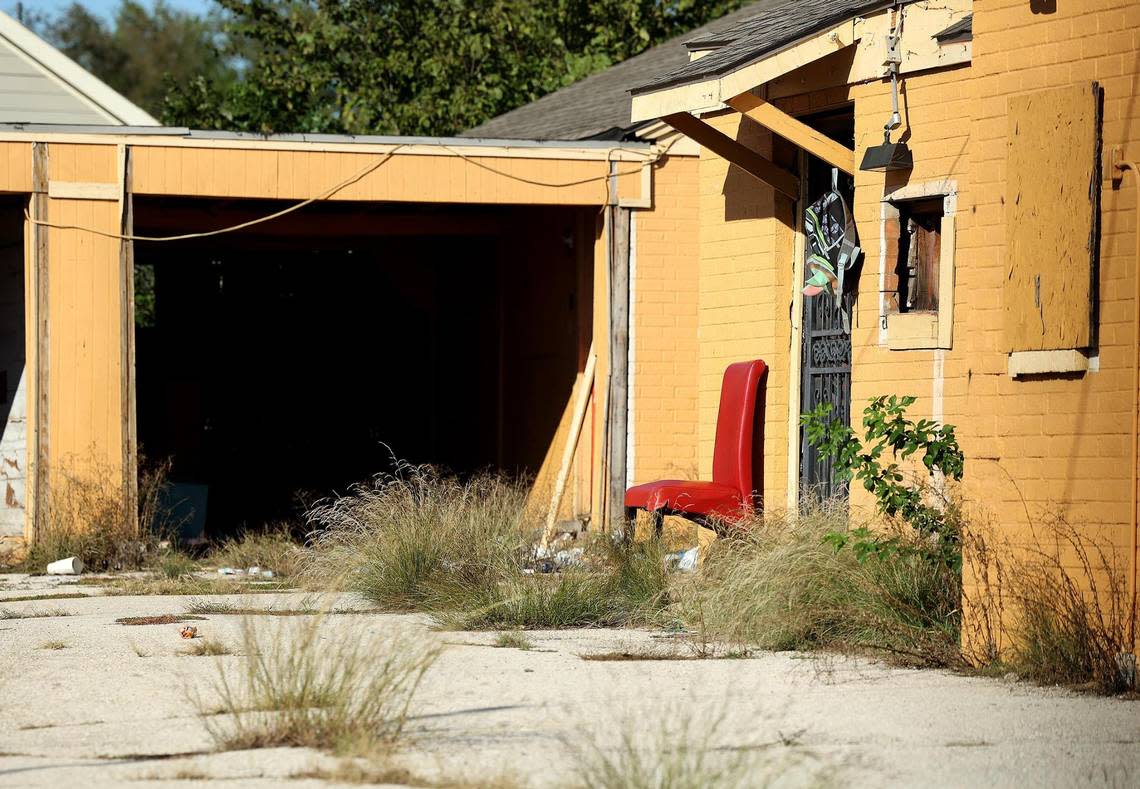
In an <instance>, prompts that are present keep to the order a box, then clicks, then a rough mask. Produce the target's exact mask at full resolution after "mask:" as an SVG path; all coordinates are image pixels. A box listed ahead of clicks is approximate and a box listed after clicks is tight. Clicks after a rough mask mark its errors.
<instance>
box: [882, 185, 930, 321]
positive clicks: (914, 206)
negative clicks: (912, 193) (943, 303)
mask: <svg viewBox="0 0 1140 789" xmlns="http://www.w3.org/2000/svg"><path fill="white" fill-rule="evenodd" d="M897 206H898V211H899V219H898V222H899V241H898V257H897V260H896V265H895V270H894V272H893V274H894V277H893V280H894V282H895V283H896V285H895V286H896V289H897V298H896V299H894V300H893V303H892V306H893V307H895V309H897V311H898V312H934V311H936V310H937V309H938V277H939V263H940V259H941V254H942V198H941V197H937V198H934V199H930V200H907V201H901V202H899V203H898V204H897Z"/></svg>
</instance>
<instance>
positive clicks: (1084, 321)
mask: <svg viewBox="0 0 1140 789" xmlns="http://www.w3.org/2000/svg"><path fill="white" fill-rule="evenodd" d="M1100 128H1101V124H1100V86H1099V85H1098V84H1097V83H1095V82H1093V83H1091V84H1090V83H1084V84H1082V85H1075V86H1070V87H1065V88H1058V89H1051V90H1046V91H1040V92H1036V93H1030V94H1027V95H1023V96H1015V97H1013V98H1011V99H1010V100H1009V139H1008V158H1007V169H1006V174H1007V178H1006V193H1005V211H1006V223H1005V227H1006V282H1005V287H1004V289H1003V299H1002V302H1003V309H1004V312H1005V340H1006V344H1007V350H1008V351H1010V352H1017V351H1045V350H1063V349H1075V348H1089V347H1091V346H1092V345H1093V344H1094V342H1095V337H1094V331H1095V326H1094V321H1095V316H1096V255H1097V232H1098V227H1097V217H1098V215H1099V200H1100V192H1099V178H1098V172H1099V158H1100V138H1101V131H1100Z"/></svg>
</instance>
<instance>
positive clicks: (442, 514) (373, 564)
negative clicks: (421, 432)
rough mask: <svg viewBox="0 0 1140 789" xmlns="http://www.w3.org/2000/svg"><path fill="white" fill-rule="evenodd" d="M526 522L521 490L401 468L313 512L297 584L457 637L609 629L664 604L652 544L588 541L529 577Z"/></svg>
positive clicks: (529, 526)
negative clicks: (567, 559)
mask: <svg viewBox="0 0 1140 789" xmlns="http://www.w3.org/2000/svg"><path fill="white" fill-rule="evenodd" d="M530 517H531V516H530V514H529V511H528V510H527V507H526V490H525V488H524V487H523V486H522V485H520V484H516V483H511V482H507V481H505V480H503V479H501V478H499V477H493V476H480V477H476V478H474V479H471V480H468V481H466V482H464V481H461V480H458V479H456V478H452V477H444V476H441V475H439V474H436V473H435V472H433V471H432V470H431V469H428V468H424V467H411V466H405V467H402V468H401V470H400V472H399V473H398V474H397V475H395V476H384V477H379V478H377V480H376V481H375V482H374V483H373V484H371V485H365V486H360V487H357V488H356V489H354V490H353V491H351V492H350V494H349V495H347V496H344V497H341V498H338V499H335V500H332V501H330V502H325V503H323V504H321V505H319V506H317V507H316V508H315V509H314V510H313V511H312V513H311V519H312V522H313V524H314V525H315V526H317V527H318V531H317V532H316V533H315V534H314V535H313V539H312V546H313V555H312V560H311V562H310V563H309V565H308V567H307V569H306V576H307V578H308V579H310V581H311V582H312V581H315V582H317V583H319V584H321V585H323V586H325V587H326V588H328V587H329V586H336V585H337V584H339V583H343V584H344V585H345V586H347V588H349V589H351V590H353V591H356V592H359V593H360V594H362V595H363V596H364V597H366V598H367V599H369V600H371V601H373V602H375V603H377V604H378V605H379V606H381V607H382V608H384V609H387V610H399V611H403V610H419V611H427V612H429V613H431V614H433V615H434V616H435V617H436V618H437V619H438V620H439V621H440V622H441V623H442V624H443V625H444V626H447V627H453V628H459V629H501V628H511V629H517V628H524V629H525V628H530V629H540V628H563V627H590V626H617V625H624V624H630V623H633V622H636V621H643V620H644V619H646V618H647V617H648V615H649V614H650V613H651V612H652V611H653V610H655V609H658V608H660V607H661V606H662V605H663V604H664V601H665V599H666V591H665V589H666V584H667V574H666V571H665V566H664V554H663V552H662V551H661V548H660V546H658V545H657V544H656V543H650V544H642V543H638V544H636V545H633V546H627V545H615V544H614V543H613V542H612V541H611V540H608V539H605V538H599V539H598V540H596V541H595V542H594V543H593V544H592V545H591V546H590V549H589V550H588V551H587V552H586V555H585V557H584V560H583V562H582V563H581V564H580V565H578V566H573V567H568V568H565V569H563V570H562V571H561V572H554V573H541V572H534V565H535V564H536V561H535V560H536V556H535V549H534V546H533V545H532V544H531V542H530V541H528V539H527V538H528V537H529V536H533V535H534V534H535V533H537V529H538V524H537V523H534V522H531V520H530Z"/></svg>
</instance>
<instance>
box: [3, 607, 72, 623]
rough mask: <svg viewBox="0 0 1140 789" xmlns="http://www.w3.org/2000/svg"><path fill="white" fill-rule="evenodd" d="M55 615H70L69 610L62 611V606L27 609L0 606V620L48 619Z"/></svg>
mask: <svg viewBox="0 0 1140 789" xmlns="http://www.w3.org/2000/svg"><path fill="white" fill-rule="evenodd" d="M55 616H71V612H70V611H64V610H63V609H62V608H33V609H29V610H27V611H13V610H12V609H11V608H0V620H5V619H50V618H51V617H55Z"/></svg>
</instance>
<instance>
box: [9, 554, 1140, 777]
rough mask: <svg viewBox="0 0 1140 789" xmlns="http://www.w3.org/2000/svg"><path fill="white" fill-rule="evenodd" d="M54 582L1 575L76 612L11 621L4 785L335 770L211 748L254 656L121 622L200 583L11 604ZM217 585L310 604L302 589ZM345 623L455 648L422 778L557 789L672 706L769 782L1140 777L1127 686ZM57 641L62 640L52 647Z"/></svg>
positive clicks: (426, 699) (232, 633)
mask: <svg viewBox="0 0 1140 789" xmlns="http://www.w3.org/2000/svg"><path fill="white" fill-rule="evenodd" d="M61 587H62V591H68V590H71V587H68V586H67V582H66V581H64V580H61V579H47V578H27V577H26V576H18V575H7V576H0V609H7V610H9V611H13V612H24V613H27V612H32V611H40V612H41V613H42V612H44V611H45V609H46V610H47V611H48V612H50V611H65V612H67V613H68V614H70V615H69V616H50V617H42V618H27V619H20V618H15V619H5V620H2V621H0V661H2V665H3V666H4V671H3V674H2V675H0V691H2V692H0V738H2V739H0V743H2V744H0V785H3V786H56V785H67V784H75V785H83V786H118V785H123V784H124V783H127V782H130V784H131V785H136V784H137V785H140V786H145V785H148V784H154V785H156V786H163V787H168V786H172V785H178V784H180V783H189V782H190V781H201V780H206V779H214V780H219V781H221V780H224V781H225V784H226V785H227V786H240V787H244V786H250V787H254V786H276V785H280V784H281V783H282V782H283V781H285V780H286V779H290V780H289V785H290V786H297V787H304V786H306V785H313V786H317V785H328V784H323V783H322V782H321V781H319V780H317V779H313V778H302V779H298V778H295V777H294V776H297V775H299V774H304V773H311V772H313V771H314V770H316V769H318V768H320V767H322V766H323V767H329V766H331V765H333V764H334V763H335V760H334V759H332V757H328V756H325V755H322V754H319V753H317V752H314V751H309V750H305V749H294V748H276V749H267V750H257V751H243V752H221V753H219V752H215V751H214V746H213V742H212V741H211V738H210V736H209V734H208V732H207V731H206V730H205V728H204V727H203V725H202V722H201V720H200V719H199V717H198V715H197V711H196V707H195V704H194V703H193V702H192V701H191V700H190V699H191V698H192V697H193V695H194V694H195V693H199V694H202V695H203V697H204V698H207V699H208V697H209V694H210V692H211V688H212V685H211V683H212V681H213V678H214V677H215V676H216V671H217V667H218V665H219V661H220V664H221V665H222V666H227V665H228V666H231V667H236V666H237V665H239V661H241V660H243V659H244V658H242V657H241V656H238V655H228V656H222V657H216V658H214V657H184V656H181V655H179V654H178V653H179V652H180V651H181V650H182V649H184V647H185V642H183V640H182V639H180V638H179V635H178V629H179V627H180V626H179V625H144V626H123V625H119V624H116V623H115V620H116V619H117V618H120V617H125V616H153V615H160V614H170V613H182V612H185V610H186V606H187V604H188V602H189V601H190V598H186V597H100V596H92V597H89V598H82V599H56V600H43V601H36V600H25V601H20V602H11V603H5V602H4V599H5V598H11V597H16V596H27V595H29V594H37V593H43V594H50V593H58V592H60V591H61ZM83 591H85V592H91V593H92V594H93V595H94V594H97V592H98V590H97V589H96V588H90V587H84V588H83ZM209 599H210V600H211V601H215V600H224V601H228V602H232V603H235V604H241V605H248V606H255V607H257V606H271V605H275V606H277V607H290V606H292V607H296V606H297V605H298V604H299V603H300V601H302V600H303V599H304V596H303V595H299V594H278V595H256V596H252V597H245V598H241V597H228V598H214V597H211V598H209ZM350 603H351V601H350V600H348V599H347V598H346V599H344V600H341V601H338V605H345V604H350ZM259 619H260V618H259ZM264 619H265V621H266V623H267V626H272V625H270V624H269V620H270V619H272V620H275V621H276V622H278V623H280V622H281V621H283V620H286V619H288V617H265V618H264ZM349 620H352V621H353V622H356V623H361V622H363V626H364V627H366V628H369V629H373V628H374V629H376V631H377V632H380V631H383V630H386V629H390V628H392V627H395V626H403V627H408V628H417V629H420V630H422V631H423V632H424V634H425V637H427V638H435V639H439V640H440V641H441V642H442V643H443V646H444V651H443V654H442V656H441V658H440V659H439V661H438V662H437V663H436V665H435V666H434V667H433V668H432V669H431V671H430V672H429V674H428V676H427V678H426V681H425V684H424V686H423V688H422V691H421V693H420V694H419V696H418V697H417V699H416V701H415V703H414V705H413V709H412V713H413V722H412V729H413V732H412V738H413V739H412V742H411V743H410V744H409V745H408V747H407V748H406V749H404V750H403V751H402V752H401V753H400V754H399V755H398V756H397V757H396V758H397V761H398V762H399V763H401V764H403V765H405V766H407V767H409V768H411V769H413V770H414V771H415V772H416V773H418V774H421V775H425V776H428V777H432V776H435V777H439V776H448V777H451V778H456V779H464V780H467V781H470V782H472V783H473V784H475V785H478V783H479V782H480V781H489V780H492V779H495V778H498V777H500V776H503V775H504V774H507V775H509V776H513V777H514V779H515V780H517V781H518V782H519V783H521V784H524V785H531V786H542V787H544V786H565V785H567V784H568V783H570V782H572V779H573V774H574V765H575V760H576V759H578V758H579V755H580V753H581V751H582V749H583V748H589V747H590V746H589V745H588V744H589V743H597V744H600V745H601V746H602V747H607V744H611V743H614V742H615V741H616V740H617V738H618V737H620V735H621V733H622V732H628V733H630V734H631V735H633V736H636V737H638V738H641V737H645V738H646V739H647V740H649V739H652V738H654V737H656V736H657V734H658V733H659V732H660V730H661V728H662V726H663V725H666V722H668V721H677V720H679V719H681V718H683V717H685V716H691V717H692V718H693V719H694V720H695V721H697V723H696V724H695V725H696V727H697V728H700V726H702V725H704V724H702V723H700V721H712V720H717V721H719V723H718V724H717V727H716V732H715V737H714V742H715V744H716V745H717V746H718V747H723V748H742V749H750V750H749V751H748V752H749V753H751V754H753V755H754V756H755V759H756V764H757V770H758V771H757V772H756V774H755V775H756V783H757V784H758V785H759V784H762V783H764V782H765V781H767V780H772V781H774V782H775V783H777V784H781V785H793V786H794V785H804V784H811V783H815V782H818V781H819V780H820V779H826V780H827V781H828V782H830V783H834V784H838V785H845V786H846V785H853V786H978V785H985V786H1027V785H1032V786H1058V787H1060V786H1074V785H1093V786H1136V785H1138V784H1140V706H1137V702H1135V701H1128V700H1122V699H1104V698H1097V697H1093V696H1085V695H1080V694H1076V693H1072V692H1069V691H1065V690H1061V689H1042V688H1036V687H1033V686H1030V685H1026V684H1023V683H1017V682H1010V681H1003V680H993V679H982V678H972V677H962V676H957V675H954V674H952V673H948V672H941V671H920V670H908V669H895V668H889V667H885V666H882V665H879V664H876V663H874V662H871V661H868V660H863V659H853V658H852V659H847V658H835V657H826V658H818V657H811V656H806V655H800V654H793V653H778V654H777V653H757V654H755V655H754V656H752V657H750V658H746V659H733V660H684V661H667V660H660V661H615V662H607V661H585V660H582V659H581V656H582V655H584V654H598V653H604V652H621V651H630V652H639V651H644V650H647V649H653V650H657V651H661V650H673V649H676V650H681V651H683V650H684V649H685V646H684V644H681V643H679V642H677V641H676V640H673V639H670V638H669V637H668V636H666V635H665V634H662V633H655V632H650V631H643V630H617V631H615V630H570V631H558V632H535V633H530V634H528V637H529V639H530V640H531V641H532V642H533V643H534V645H535V647H536V648H535V649H532V650H529V651H523V650H518V649H512V648H503V649H495V648H491V647H490V646H489V644H490V643H491V642H492V641H493V640H494V634H493V633H438V632H435V631H432V630H431V627H430V622H429V621H428V620H427V619H426V618H424V617H420V616H399V615H389V614H368V615H364V616H353V617H339V618H337V617H332V618H330V626H331V627H333V628H336V627H342V626H343V627H348V626H349V624H348V623H349ZM341 623H343V624H341ZM194 624H196V625H197V626H198V627H199V632H200V634H201V635H203V636H206V637H209V638H213V639H217V640H220V641H222V642H224V643H227V644H231V645H233V646H237V644H238V638H239V628H240V618H239V617H235V616H227V615H210V616H207V617H206V618H205V620H204V621H201V622H195V623H194ZM49 641H62V642H63V643H64V644H65V645H66V646H65V647H64V648H62V649H45V648H41V646H42V645H44V644H45V643H46V642H49ZM690 734H691V736H697V735H698V734H699V732H693V731H691V732H690Z"/></svg>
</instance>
